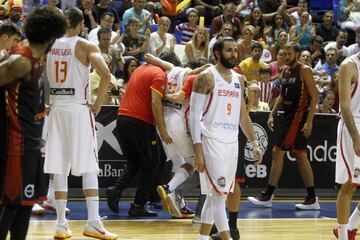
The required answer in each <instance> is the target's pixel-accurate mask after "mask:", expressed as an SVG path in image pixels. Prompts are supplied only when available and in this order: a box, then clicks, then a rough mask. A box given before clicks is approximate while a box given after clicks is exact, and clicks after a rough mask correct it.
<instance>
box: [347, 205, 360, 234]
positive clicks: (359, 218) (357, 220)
mask: <svg viewBox="0 0 360 240" xmlns="http://www.w3.org/2000/svg"><path fill="white" fill-rule="evenodd" d="M359 224H360V211H359V209H358V208H357V207H356V208H355V210H354V211H353V213H352V214H351V216H350V219H349V224H348V228H349V230H354V229H355V228H357V227H358V225H359Z"/></svg>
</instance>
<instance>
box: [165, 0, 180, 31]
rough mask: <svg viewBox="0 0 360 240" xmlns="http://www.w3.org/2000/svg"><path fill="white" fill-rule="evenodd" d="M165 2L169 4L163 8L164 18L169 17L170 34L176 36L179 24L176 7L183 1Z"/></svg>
mask: <svg viewBox="0 0 360 240" xmlns="http://www.w3.org/2000/svg"><path fill="white" fill-rule="evenodd" d="M163 1H164V2H167V3H168V4H165V5H163V7H162V8H161V12H162V16H165V17H168V18H169V19H170V22H171V24H170V27H169V33H171V34H174V33H175V30H176V24H177V15H178V12H177V11H176V6H177V5H178V4H179V3H180V2H181V0H170V1H167V0H163Z"/></svg>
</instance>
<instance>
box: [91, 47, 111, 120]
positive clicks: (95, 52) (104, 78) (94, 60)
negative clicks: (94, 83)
mask: <svg viewBox="0 0 360 240" xmlns="http://www.w3.org/2000/svg"><path fill="white" fill-rule="evenodd" d="M87 56H88V59H89V61H90V64H91V65H92V67H93V68H95V69H96V71H97V73H98V74H99V76H100V78H101V80H100V84H99V88H98V90H97V98H96V101H95V103H94V104H93V105H92V106H91V109H92V111H93V112H94V114H95V116H96V115H97V114H98V113H99V112H100V110H101V105H102V104H103V103H104V102H105V99H106V97H107V91H108V88H109V84H110V81H111V72H110V70H109V67H108V66H107V65H106V63H105V60H104V58H103V57H102V56H101V52H100V49H99V47H98V46H96V45H95V44H93V43H88V44H87Z"/></svg>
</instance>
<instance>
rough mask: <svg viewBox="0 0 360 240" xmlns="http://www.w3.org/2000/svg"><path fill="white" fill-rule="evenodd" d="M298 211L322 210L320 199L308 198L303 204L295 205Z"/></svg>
mask: <svg viewBox="0 0 360 240" xmlns="http://www.w3.org/2000/svg"><path fill="white" fill-rule="evenodd" d="M295 207H296V209H298V210H320V204H319V198H318V197H315V198H309V197H306V198H305V201H304V202H303V203H299V204H296V205H295Z"/></svg>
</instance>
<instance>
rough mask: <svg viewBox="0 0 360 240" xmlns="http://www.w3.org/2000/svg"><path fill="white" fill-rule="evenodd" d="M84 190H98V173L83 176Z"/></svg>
mask: <svg viewBox="0 0 360 240" xmlns="http://www.w3.org/2000/svg"><path fill="white" fill-rule="evenodd" d="M82 186H83V189H84V190H85V189H98V188H99V184H98V176H97V173H96V172H90V173H84V174H83V175H82Z"/></svg>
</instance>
